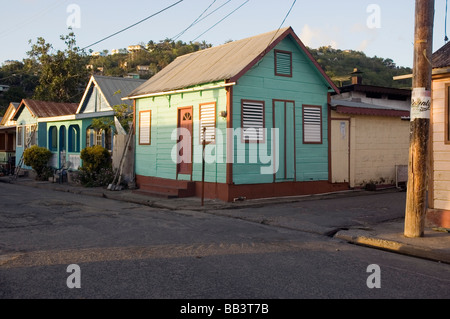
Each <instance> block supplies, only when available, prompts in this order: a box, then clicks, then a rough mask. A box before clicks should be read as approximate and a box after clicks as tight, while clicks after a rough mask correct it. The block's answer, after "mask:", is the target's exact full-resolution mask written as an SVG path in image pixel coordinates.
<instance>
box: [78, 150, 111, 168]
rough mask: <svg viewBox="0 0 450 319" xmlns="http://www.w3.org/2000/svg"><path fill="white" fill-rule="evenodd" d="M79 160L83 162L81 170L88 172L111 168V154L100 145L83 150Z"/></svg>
mask: <svg viewBox="0 0 450 319" xmlns="http://www.w3.org/2000/svg"><path fill="white" fill-rule="evenodd" d="M81 159H82V160H83V168H84V169H85V170H86V171H88V172H98V171H100V169H102V168H111V167H112V161H111V154H109V151H108V150H107V149H106V148H104V147H102V146H100V145H96V146H92V147H86V148H85V149H83V150H82V151H81Z"/></svg>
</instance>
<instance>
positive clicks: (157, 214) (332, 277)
mask: <svg viewBox="0 0 450 319" xmlns="http://www.w3.org/2000/svg"><path fill="white" fill-rule="evenodd" d="M374 199H375V198H374ZM0 200H1V202H2V206H1V208H0V298H1V299H11V298H19V299H31V298H38V299H97V298H106V299H125V298H126V299H128V298H132V299H183V300H184V299H187V300H200V301H201V300H206V299H211V298H212V299H226V300H229V299H245V300H247V299H249V300H251V299H309V298H318V299H331V298H333V299H336V298H339V299H354V298H358V299H359V298H364V299H366V298H367V299H374V298H376V299H378V298H389V299H390V298H424V299H428V298H433V299H442V298H444V299H448V298H449V297H450V267H449V265H447V264H441V263H436V262H431V261H427V260H422V259H418V258H412V257H407V256H403V255H398V254H393V253H389V252H385V251H381V250H376V249H371V248H366V247H360V246H355V245H350V244H348V243H346V242H343V241H340V240H338V239H335V238H332V237H329V236H325V235H320V234H316V233H311V232H306V231H299V230H293V229H290V228H289V227H286V225H279V226H277V225H276V224H272V225H267V224H266V223H261V222H254V221H248V220H244V219H242V218H235V217H236V215H235V216H228V215H227V214H225V212H224V211H217V212H209V213H204V212H193V211H182V210H180V211H170V210H161V209H154V208H150V207H146V206H141V205H138V204H131V203H126V202H119V201H114V200H109V199H104V198H96V197H90V196H82V195H76V194H72V193H62V192H54V191H47V190H42V189H36V188H29V187H24V186H20V185H13V184H0ZM358 200H362V199H358ZM375 201H376V200H375ZM378 202H380V200H378ZM382 204H383V205H387V203H386V201H385V202H384V203H382ZM302 205H303V206H302ZM305 205H310V207H314V205H316V207H317V208H318V209H319V208H321V209H322V210H323V209H324V208H325V207H331V206H333V205H336V202H333V200H329V201H327V202H325V201H321V202H317V203H314V202H308V204H305V203H304V204H301V203H293V204H284V205H281V206H274V207H272V208H270V209H279V211H280V215H283V213H282V212H283V211H295V210H301V209H302V207H305ZM361 205H363V204H362V202H361ZM264 209H269V208H259V209H256V208H255V209H253V211H254V213H255V214H256V215H258V214H259V215H260V214H264ZM229 213H230V212H229ZM234 213H235V214H242V213H244V211H235V212H234ZM245 213H247V214H251V213H252V209H251V208H248V209H246V211H245ZM230 217H233V218H230ZM320 222H321V221H320V220H318V221H317V223H319V224H320ZM352 223H353V224H355V221H353V222H352ZM346 224H347V222H346V221H345V220H344V219H342V220H340V221H339V225H340V227H344V226H345V225H346ZM324 226H326V227H328V226H329V225H324ZM331 226H333V225H331ZM373 264H375V265H378V266H379V269H380V273H379V275H380V276H379V279H380V280H379V282H380V284H381V287H380V288H369V287H368V284H367V282H368V278H369V277H370V276H371V273H370V272H368V267H369V266H370V265H373ZM69 265H78V266H79V270H80V273H76V272H75V273H73V272H68V271H67V269H68V266H69ZM78 274H79V275H80V276H79V277H76V278H75V277H72V275H74V276H75V275H78ZM69 277H70V278H75V279H76V280H74V281H73V282H77V280H78V279H79V281H78V282H79V283H80V287H81V288H73V289H71V288H69V287H68V285H67V281H68V278H69ZM172 310H173V311H174V309H172ZM175 311H178V308H176V309H175Z"/></svg>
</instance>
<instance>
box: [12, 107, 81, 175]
mask: <svg viewBox="0 0 450 319" xmlns="http://www.w3.org/2000/svg"><path fill="white" fill-rule="evenodd" d="M77 108H78V104H77V103H55V102H47V101H36V100H30V99H24V100H22V102H21V103H20V104H19V106H18V107H17V110H16V112H15V114H14V116H13V117H12V120H13V121H16V165H17V164H18V163H19V161H20V158H21V157H22V155H23V152H24V151H25V149H27V148H28V147H30V146H33V145H38V146H40V147H47V137H48V135H47V121H48V120H49V119H64V118H66V117H67V116H71V114H74V113H75V112H76V110H77ZM60 134H63V133H62V132H60ZM22 168H24V169H31V167H26V166H23V167H22Z"/></svg>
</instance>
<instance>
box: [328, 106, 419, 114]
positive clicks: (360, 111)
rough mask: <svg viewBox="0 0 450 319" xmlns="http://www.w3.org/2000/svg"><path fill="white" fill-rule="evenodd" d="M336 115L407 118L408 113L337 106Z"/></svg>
mask: <svg viewBox="0 0 450 319" xmlns="http://www.w3.org/2000/svg"><path fill="white" fill-rule="evenodd" d="M336 112H337V113H344V114H355V115H374V116H392V117H408V116H410V112H409V111H398V110H382V109H370V108H360V107H358V108H356V107H350V106H342V105H338V106H337V107H336Z"/></svg>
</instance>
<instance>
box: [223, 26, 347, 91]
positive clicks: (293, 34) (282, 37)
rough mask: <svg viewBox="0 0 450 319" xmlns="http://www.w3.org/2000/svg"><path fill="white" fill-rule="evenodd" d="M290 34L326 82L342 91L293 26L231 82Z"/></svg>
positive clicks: (234, 78)
mask: <svg viewBox="0 0 450 319" xmlns="http://www.w3.org/2000/svg"><path fill="white" fill-rule="evenodd" d="M288 35H290V36H292V38H293V39H294V41H295V42H297V44H298V45H299V46H300V48H301V49H302V50H303V52H304V53H305V54H306V56H307V57H308V58H309V60H310V61H311V62H312V63H313V64H314V66H315V67H316V68H317V70H318V71H319V72H320V74H321V75H322V76H323V77H324V79H325V80H326V82H328V84H329V85H330V87H331V88H332V89H333V90H334V91H335V92H336V93H337V94H339V93H340V91H339V89H338V87H337V86H336V85H335V84H334V83H333V81H331V79H330V77H329V76H328V75H327V74H326V73H325V71H324V70H323V69H322V67H321V66H320V65H319V63H317V61H316V60H315V59H314V57H313V56H312V54H311V53H310V52H309V50H308V49H307V48H306V46H305V45H304V44H303V42H302V41H301V40H300V39H299V37H298V36H297V35H296V34H295V32H294V30H293V29H292V28H289V29H287V30H286V31H285V32H283V33H282V34H280V35H279V36H278V37H277V38H276V39H275V41H273V42H272V43H271V44H270V45H269V46H268V47H267V48H266V49H265V50H264V51H263V52H261V54H260V55H259V56H258V57H256V58H255V59H253V61H252V62H250V63H249V64H248V65H247V66H246V67H245V68H243V69H242V70H241V71H240V72H239V73H238V74H236V75H235V76H234V77H232V78H231V79H230V82H237V81H238V80H239V79H240V78H241V77H242V76H243V75H244V74H245V73H247V71H249V70H250V69H251V68H252V67H253V66H254V65H255V64H256V63H258V62H259V61H260V60H261V59H262V58H263V57H265V56H266V54H267V53H269V52H270V51H271V50H272V49H273V48H275V47H276V46H277V45H278V44H279V43H280V42H281V41H282V40H283V39H284V38H286V37H287V36H288Z"/></svg>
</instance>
